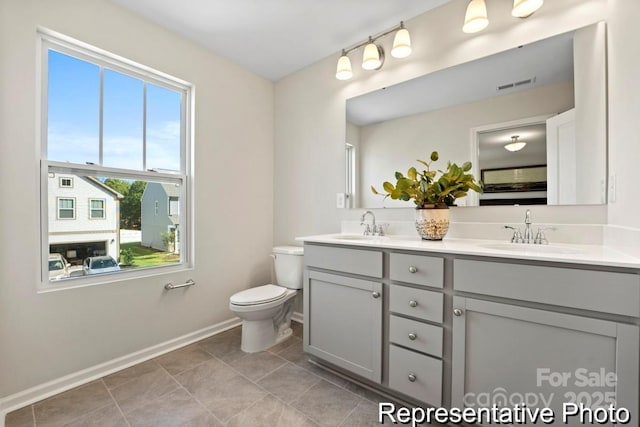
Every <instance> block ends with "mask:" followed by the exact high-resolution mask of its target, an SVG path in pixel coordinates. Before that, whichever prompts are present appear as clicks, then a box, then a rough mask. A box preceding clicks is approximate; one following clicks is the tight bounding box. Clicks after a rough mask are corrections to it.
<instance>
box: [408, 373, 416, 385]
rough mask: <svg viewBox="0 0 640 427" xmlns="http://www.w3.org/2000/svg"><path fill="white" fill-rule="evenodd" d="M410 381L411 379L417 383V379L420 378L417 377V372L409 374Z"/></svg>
mask: <svg viewBox="0 0 640 427" xmlns="http://www.w3.org/2000/svg"><path fill="white" fill-rule="evenodd" d="M408 378H409V381H411V382H412V383H415V382H416V380H417V379H418V377H416V374H409V377H408Z"/></svg>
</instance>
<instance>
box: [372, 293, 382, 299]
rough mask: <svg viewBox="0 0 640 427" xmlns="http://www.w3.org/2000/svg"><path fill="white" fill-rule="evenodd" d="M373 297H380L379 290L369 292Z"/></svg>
mask: <svg viewBox="0 0 640 427" xmlns="http://www.w3.org/2000/svg"><path fill="white" fill-rule="evenodd" d="M371 295H372V296H373V297H374V298H380V292H373V293H372V294H371Z"/></svg>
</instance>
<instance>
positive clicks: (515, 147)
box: [504, 135, 527, 152]
mask: <svg viewBox="0 0 640 427" xmlns="http://www.w3.org/2000/svg"><path fill="white" fill-rule="evenodd" d="M518 138H520V135H514V136H512V137H511V142H510V143H508V144H507V145H505V146H504V149H505V150H507V151H511V152H513V151H520V150H522V149H523V148H524V146H525V145H527V143H526V142H524V141H518Z"/></svg>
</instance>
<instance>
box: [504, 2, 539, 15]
mask: <svg viewBox="0 0 640 427" xmlns="http://www.w3.org/2000/svg"><path fill="white" fill-rule="evenodd" d="M543 3H544V0H513V9H512V10H511V15H513V16H515V17H516V18H526V17H527V16H529V15H531V14H532V13H533V12H535V11H536V10H538V9H540V8H541V7H542V4H543Z"/></svg>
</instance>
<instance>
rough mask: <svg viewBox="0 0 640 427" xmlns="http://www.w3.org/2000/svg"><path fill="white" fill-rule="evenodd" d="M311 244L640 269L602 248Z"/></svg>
mask: <svg viewBox="0 0 640 427" xmlns="http://www.w3.org/2000/svg"><path fill="white" fill-rule="evenodd" d="M296 240H298V241H302V242H308V243H328V244H332V245H347V246H359V247H368V248H388V249H401V250H412V251H422V252H436V253H445V254H458V255H475V256H487V257H494V258H509V259H520V260H533V261H550V262H559V263H570V264H585V265H598V266H609V267H622V268H634V269H640V259H638V258H634V257H631V256H629V255H626V254H623V253H621V252H618V251H616V250H614V249H611V248H608V247H606V246H600V245H575V244H560V243H558V244H550V245H534V244H518V243H510V242H505V241H502V240H479V239H455V238H451V239H448V238H445V239H444V240H441V241H428V240H422V239H421V238H420V237H419V236H398V235H389V236H383V237H374V236H362V235H358V234H343V233H337V234H323V235H318V236H306V237H298V238H296Z"/></svg>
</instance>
